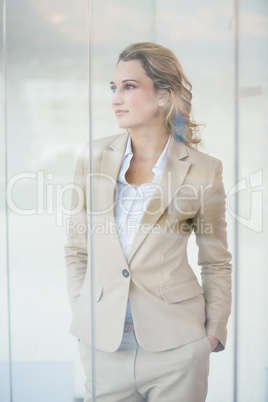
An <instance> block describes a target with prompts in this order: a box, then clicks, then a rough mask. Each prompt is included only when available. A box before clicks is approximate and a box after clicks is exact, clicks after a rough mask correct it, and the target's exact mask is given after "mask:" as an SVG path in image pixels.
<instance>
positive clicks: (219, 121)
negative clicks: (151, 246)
mask: <svg viewBox="0 0 268 402" xmlns="http://www.w3.org/2000/svg"><path fill="white" fill-rule="evenodd" d="M157 5H158V6H157V12H156V42H157V43H160V44H163V45H164V46H167V47H168V48H170V49H172V50H173V51H174V52H175V53H176V55H177V57H178V59H179V60H180V62H181V64H182V67H183V68H184V71H185V73H186V75H187V77H188V79H189V81H190V82H191V84H192V86H193V89H192V93H193V114H194V118H195V119H196V121H197V122H198V123H202V124H205V127H204V129H203V130H202V133H201V137H202V141H203V143H202V146H201V148H200V151H202V152H205V153H208V154H210V155H212V156H215V157H217V158H219V159H220V160H221V161H222V162H223V179H224V184H225V190H226V192H227V193H228V189H229V188H230V186H231V185H232V183H233V181H234V159H233V158H234V114H233V110H234V96H233V74H234V70H233V41H234V38H233V29H232V18H233V1H232V0H229V1H224V2H223V1H217V2H215V3H213V5H211V4H206V3H204V2H177V1H176V0H169V1H158V2H157ZM227 223H228V243H229V248H230V251H231V252H233V230H234V229H233V222H232V217H231V216H230V215H229V214H228V212H227ZM190 240H191V241H190V244H189V248H188V255H189V262H190V265H191V266H192V267H193V268H195V273H196V275H197V276H198V277H199V276H200V267H198V266H197V249H196V245H195V238H194V236H192V238H191V239H190ZM228 330H229V335H228V340H227V347H226V350H225V351H224V352H223V353H212V354H211V359H210V374H209V385H208V396H207V402H220V401H226V402H227V401H231V400H232V393H233V389H232V387H233V370H232V367H233V348H232V344H233V339H232V332H233V328H232V319H230V323H229V325H228ZM219 390H220V391H219Z"/></svg>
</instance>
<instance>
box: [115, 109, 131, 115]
mask: <svg viewBox="0 0 268 402" xmlns="http://www.w3.org/2000/svg"><path fill="white" fill-rule="evenodd" d="M126 113H128V111H127V110H123V109H117V110H116V111H115V114H116V116H122V115H124V114H126Z"/></svg>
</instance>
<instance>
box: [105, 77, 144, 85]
mask: <svg viewBox="0 0 268 402" xmlns="http://www.w3.org/2000/svg"><path fill="white" fill-rule="evenodd" d="M127 81H134V82H139V81H137V80H133V79H131V78H130V79H126V80H123V81H122V83H123V82H127ZM110 84H114V82H113V81H111V82H110Z"/></svg>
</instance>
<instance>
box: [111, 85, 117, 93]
mask: <svg viewBox="0 0 268 402" xmlns="http://www.w3.org/2000/svg"><path fill="white" fill-rule="evenodd" d="M110 91H111V92H112V94H114V93H115V92H116V87H115V86H110Z"/></svg>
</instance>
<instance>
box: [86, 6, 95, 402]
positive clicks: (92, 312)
mask: <svg viewBox="0 0 268 402" xmlns="http://www.w3.org/2000/svg"><path fill="white" fill-rule="evenodd" d="M88 108H89V110H88V113H89V126H88V128H89V133H88V134H89V155H88V157H89V175H88V178H87V180H88V191H89V194H88V197H89V209H88V208H87V214H89V215H88V218H89V226H90V233H93V211H94V208H93V183H92V178H93V176H92V173H93V160H92V146H93V140H92V2H91V0H88ZM88 248H89V250H88V255H89V257H88V258H90V263H89V267H90V277H91V300H90V303H91V304H90V308H91V320H90V326H91V328H90V330H91V380H92V402H95V401H96V386H95V287H94V284H95V275H94V255H93V253H94V248H93V235H91V236H90V238H89V241H88Z"/></svg>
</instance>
